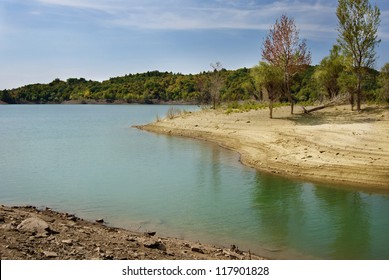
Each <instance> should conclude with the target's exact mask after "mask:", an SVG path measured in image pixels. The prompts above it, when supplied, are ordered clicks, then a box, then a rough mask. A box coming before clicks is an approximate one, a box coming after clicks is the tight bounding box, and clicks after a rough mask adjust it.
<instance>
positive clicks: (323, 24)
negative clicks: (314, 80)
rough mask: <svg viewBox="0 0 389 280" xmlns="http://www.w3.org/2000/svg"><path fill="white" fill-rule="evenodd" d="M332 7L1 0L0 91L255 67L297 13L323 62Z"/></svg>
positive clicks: (229, 1)
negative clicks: (286, 19)
mask: <svg viewBox="0 0 389 280" xmlns="http://www.w3.org/2000/svg"><path fill="white" fill-rule="evenodd" d="M371 3H376V4H377V5H378V7H379V8H380V10H381V19H382V22H381V26H380V30H379V36H380V38H381V40H382V42H381V44H380V46H379V48H378V49H377V52H378V60H377V63H376V64H377V65H376V68H377V69H378V68H380V67H382V66H383V64H384V63H386V62H389V52H388V50H389V1H387V0H377V1H375V2H374V1H371ZM336 7H337V0H279V1H269V0H262V1H251V0H236V1H233V0H225V1H221V0H209V1H205V0H200V1H194V0H182V1H178V0H164V1H157V0H144V1H133V0H0V63H1V67H0V89H4V88H8V89H10V88H15V87H18V86H22V85H26V84H30V83H48V82H50V81H52V80H54V79H55V78H60V79H62V80H66V79H67V78H70V77H84V78H86V79H92V80H100V81H101V80H106V79H109V78H110V77H115V76H121V75H125V74H129V73H138V72H146V71H149V70H159V71H172V72H175V73H177V72H180V73H199V72H201V71H208V70H210V63H212V62H216V61H220V62H221V63H222V65H223V66H224V67H225V68H227V69H237V68H241V67H252V66H254V65H255V64H257V63H258V62H259V60H260V59H261V46H262V43H263V39H264V37H265V36H266V32H267V31H268V30H269V28H270V27H271V25H273V24H274V23H275V20H276V19H277V18H279V17H280V16H281V15H282V14H286V15H288V16H290V17H294V18H295V22H296V25H297V28H298V29H299V30H300V37H301V38H305V39H306V40H307V44H308V47H309V48H310V50H311V52H312V63H313V64H318V63H319V62H320V60H321V59H322V58H323V57H325V56H326V55H328V54H329V50H330V49H331V47H332V45H333V44H334V43H336V38H337V31H336V28H337V18H336V15H335V11H336Z"/></svg>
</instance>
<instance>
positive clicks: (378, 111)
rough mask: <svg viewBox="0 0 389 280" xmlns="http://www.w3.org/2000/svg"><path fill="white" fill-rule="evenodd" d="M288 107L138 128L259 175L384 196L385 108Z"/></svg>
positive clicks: (388, 178)
mask: <svg viewBox="0 0 389 280" xmlns="http://www.w3.org/2000/svg"><path fill="white" fill-rule="evenodd" d="M296 109H297V110H296V111H297V112H296V113H297V114H296V115H293V116H292V115H290V113H289V112H290V109H289V107H281V108H277V109H275V112H274V119H269V117H268V115H269V112H268V110H267V109H263V110H257V111H249V112H243V113H239V112H235V113H230V114H226V113H225V111H223V110H202V111H199V112H194V113H184V114H181V115H180V116H177V117H174V118H172V119H168V118H165V119H162V120H158V121H156V122H155V123H151V124H147V125H143V126H137V128H140V129H143V130H147V131H150V132H156V133H164V134H170V135H177V136H186V137H192V138H197V139H203V140H207V141H212V142H216V143H218V144H220V145H221V146H223V147H225V148H228V149H232V150H235V151H237V152H239V153H240V154H241V161H242V162H243V163H244V164H246V165H248V166H251V167H254V168H257V169H258V170H261V171H264V172H270V173H276V174H280V175H283V176H290V177H298V178H304V179H308V180H310V181H319V182H331V183H336V184H342V185H345V186H347V185H351V186H358V187H362V188H366V189H369V190H373V191H385V192H386V191H389V108H388V107H377V106H368V107H365V109H364V110H363V111H362V112H360V113H358V112H353V111H351V110H350V108H349V106H338V107H332V108H326V109H324V110H321V111H316V112H313V113H311V114H309V115H304V114H302V109H300V108H296Z"/></svg>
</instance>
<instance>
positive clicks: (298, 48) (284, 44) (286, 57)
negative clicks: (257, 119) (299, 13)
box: [262, 15, 311, 114]
mask: <svg viewBox="0 0 389 280" xmlns="http://www.w3.org/2000/svg"><path fill="white" fill-rule="evenodd" d="M262 59H264V60H265V61H267V62H268V63H269V64H271V65H273V66H275V67H277V68H279V69H281V70H282V72H283V75H284V92H285V95H286V96H287V97H288V100H289V102H290V106H291V114H293V105H294V101H293V97H292V93H291V90H290V86H291V80H292V78H293V76H295V75H296V74H297V73H299V72H301V71H304V69H305V68H306V67H307V66H308V65H309V64H310V63H311V53H310V51H309V50H308V49H307V45H306V42H305V40H300V38H299V31H298V30H297V28H296V24H295V22H294V19H293V18H289V17H287V16H286V15H282V16H281V18H280V20H276V23H275V24H274V26H273V27H272V28H271V29H270V30H269V32H268V34H267V36H266V39H265V42H264V44H263V48H262Z"/></svg>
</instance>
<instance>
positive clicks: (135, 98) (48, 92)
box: [0, 68, 255, 104]
mask: <svg viewBox="0 0 389 280" xmlns="http://www.w3.org/2000/svg"><path fill="white" fill-rule="evenodd" d="M219 74H220V75H221V76H222V78H223V87H222V88H221V95H220V97H221V99H222V101H225V100H238V99H247V98H251V97H252V96H253V94H255V85H254V81H253V78H252V77H251V75H250V69H247V68H242V69H238V70H225V69H223V70H221V71H220V72H219ZM212 75H214V72H203V73H200V74H196V75H192V74H189V75H183V74H179V73H178V74H174V73H171V72H159V71H152V72H147V73H142V74H130V75H125V76H123V77H115V78H110V79H109V80H106V81H103V82H97V81H90V80H89V81H88V80H85V79H84V78H70V79H67V80H66V81H62V80H60V79H55V80H54V81H52V82H51V83H49V84H31V85H26V86H23V87H20V88H16V89H11V90H3V91H0V100H1V101H3V102H5V103H11V104H15V103H16V104H17V103H63V102H69V101H75V102H76V103H83V102H89V101H99V102H108V103H110V102H128V103H163V102H193V103H207V102H209V100H210V93H209V92H210V87H211V77H212Z"/></svg>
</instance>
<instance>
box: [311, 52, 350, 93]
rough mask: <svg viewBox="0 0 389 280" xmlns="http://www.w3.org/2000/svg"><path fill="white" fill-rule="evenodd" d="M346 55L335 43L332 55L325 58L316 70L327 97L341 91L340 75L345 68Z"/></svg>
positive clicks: (316, 75)
mask: <svg viewBox="0 0 389 280" xmlns="http://www.w3.org/2000/svg"><path fill="white" fill-rule="evenodd" d="M344 64H345V61H344V57H343V56H342V55H341V54H340V47H339V46H338V45H334V46H333V47H332V50H331V52H330V55H329V56H327V57H325V58H323V60H322V61H321V62H320V66H319V68H318V69H317V70H316V73H315V78H316V79H317V81H318V83H319V85H320V86H321V87H322V88H324V90H325V92H326V93H327V97H328V98H329V99H332V98H334V97H336V96H337V95H338V94H339V93H340V85H339V81H338V79H339V77H340V75H341V73H342V72H343V71H344V70H345V65H344Z"/></svg>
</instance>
